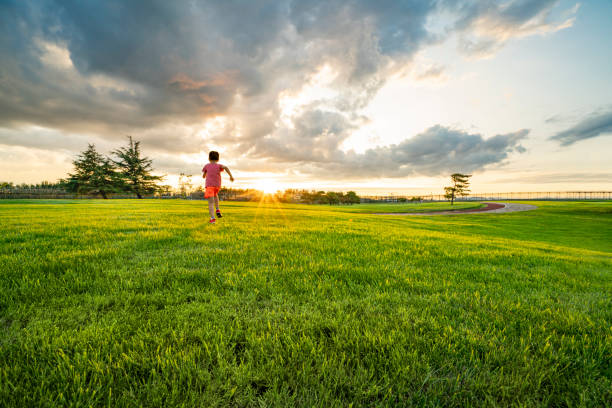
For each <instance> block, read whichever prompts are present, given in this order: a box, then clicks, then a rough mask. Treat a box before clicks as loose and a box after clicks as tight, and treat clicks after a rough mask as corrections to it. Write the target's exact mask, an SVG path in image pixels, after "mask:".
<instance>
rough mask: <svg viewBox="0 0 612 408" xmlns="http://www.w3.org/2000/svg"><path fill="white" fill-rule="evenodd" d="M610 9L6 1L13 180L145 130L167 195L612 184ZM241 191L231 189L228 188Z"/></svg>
mask: <svg viewBox="0 0 612 408" xmlns="http://www.w3.org/2000/svg"><path fill="white" fill-rule="evenodd" d="M611 19H612V2H611V1H609V0H589V1H585V0H583V1H580V2H577V1H566V0H542V1H533V0H505V1H488V0H481V1H471V0H432V1H425V0H414V1H400V0H395V1H392V0H379V1H375V2H374V1H369V0H345V1H335V0H320V1H315V0H312V1H310V0H299V1H298V0H291V1H285V0H251V1H230V0H224V1H222V2H220V1H198V0H192V1H180V2H168V1H164V0H157V1H146V2H145V1H130V2H125V1H122V0H108V1H104V2H97V1H76V0H75V1H70V0H61V1H54V0H44V1H35V0H33V1H28V2H24V1H19V0H15V1H11V0H0V181H13V182H16V183H22V182H26V183H37V182H40V181H42V180H48V181H55V180H57V179H59V178H63V177H66V175H67V174H68V173H69V172H71V171H72V169H73V166H72V161H73V160H74V159H75V157H76V155H78V153H79V152H81V151H83V150H85V149H86V148H87V145H88V144H89V143H93V144H95V146H96V148H97V149H98V150H99V151H100V152H102V153H104V154H110V152H111V151H112V150H114V149H116V148H118V147H120V146H122V145H124V144H126V142H127V136H128V135H130V136H132V137H133V138H134V139H135V140H138V141H140V142H141V147H142V151H143V153H144V154H145V155H147V156H148V157H150V158H151V159H152V160H153V165H154V168H155V169H156V172H157V173H158V174H163V175H165V176H166V179H165V183H167V184H176V181H177V178H178V175H179V174H180V173H186V174H191V175H194V177H193V181H194V183H195V184H196V185H197V184H201V183H202V179H201V178H200V174H201V168H202V166H203V165H204V164H205V163H206V162H207V161H208V160H207V158H208V151H209V150H218V151H219V152H220V155H221V161H220V162H221V163H223V164H225V165H227V166H228V167H230V169H231V170H232V173H233V174H234V176H235V178H236V181H235V182H234V183H233V184H232V186H233V187H237V188H257V189H264V190H267V191H271V190H275V189H285V188H307V189H317V190H320V189H324V190H355V191H357V192H358V193H361V194H389V193H394V194H407V195H410V194H429V193H433V194H440V193H441V192H442V191H443V187H444V186H445V185H447V184H448V176H449V175H450V174H451V173H455V172H462V173H469V174H472V175H473V176H472V191H473V192H475V193H478V192H509V191H573V190H589V191H595V190H612V160H610V156H611V153H612V137H610V136H612V81H611V79H612V47H611V46H610V45H609V39H610V38H612V24H609V21H611ZM225 183H226V185H227V184H229V181H228V180H226V181H225Z"/></svg>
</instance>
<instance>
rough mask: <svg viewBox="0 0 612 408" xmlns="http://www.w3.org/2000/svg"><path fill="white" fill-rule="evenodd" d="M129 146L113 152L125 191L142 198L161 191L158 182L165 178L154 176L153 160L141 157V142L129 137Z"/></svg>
mask: <svg viewBox="0 0 612 408" xmlns="http://www.w3.org/2000/svg"><path fill="white" fill-rule="evenodd" d="M128 139H129V145H128V146H127V147H120V148H119V149H117V150H114V151H113V154H114V155H115V156H117V158H118V160H113V162H114V163H115V165H116V166H117V168H118V169H119V171H120V172H121V176H122V178H123V181H124V184H125V189H126V191H129V192H131V193H134V194H136V196H137V197H138V198H142V195H143V194H151V193H155V192H157V191H160V190H161V188H160V186H159V185H157V183H156V182H157V181H160V180H163V179H164V177H163V176H153V175H152V174H151V171H153V165H152V160H151V159H149V158H148V157H140V142H134V141H133V140H132V136H128Z"/></svg>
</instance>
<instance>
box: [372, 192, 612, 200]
mask: <svg viewBox="0 0 612 408" xmlns="http://www.w3.org/2000/svg"><path fill="white" fill-rule="evenodd" d="M511 200H518V201H529V200H537V201H584V200H598V201H599V200H612V191H546V192H511V193H472V194H468V195H466V196H461V197H455V201H511ZM431 201H448V199H447V198H446V197H444V194H428V195H418V196H404V195H397V196H396V195H388V196H361V202H362V203H373V202H383V203H401V202H431Z"/></svg>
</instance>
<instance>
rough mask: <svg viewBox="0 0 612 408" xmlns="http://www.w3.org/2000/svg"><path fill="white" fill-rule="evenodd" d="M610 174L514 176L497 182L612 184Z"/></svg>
mask: <svg viewBox="0 0 612 408" xmlns="http://www.w3.org/2000/svg"><path fill="white" fill-rule="evenodd" d="M611 178H612V177H611V175H610V173H597V172H595V173H575V172H571V173H570V172H558V173H534V174H527V175H514V176H512V177H504V178H500V179H497V180H495V181H496V182H497V183H517V182H520V183H533V184H556V183H558V184H567V183H580V184H584V183H598V184H599V183H610V179H611Z"/></svg>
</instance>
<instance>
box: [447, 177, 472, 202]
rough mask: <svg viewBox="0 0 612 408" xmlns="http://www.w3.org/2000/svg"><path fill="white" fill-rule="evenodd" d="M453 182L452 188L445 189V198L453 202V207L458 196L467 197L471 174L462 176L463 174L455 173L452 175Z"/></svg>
mask: <svg viewBox="0 0 612 408" xmlns="http://www.w3.org/2000/svg"><path fill="white" fill-rule="evenodd" d="M450 177H451V181H452V183H453V185H452V186H449V187H444V191H445V194H444V197H446V198H447V199H449V200H451V205H453V204H454V202H455V197H457V196H465V195H467V194H468V193H469V192H470V190H469V187H470V180H469V179H470V177H472V175H471V174H461V173H453V174H451V176H450Z"/></svg>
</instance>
